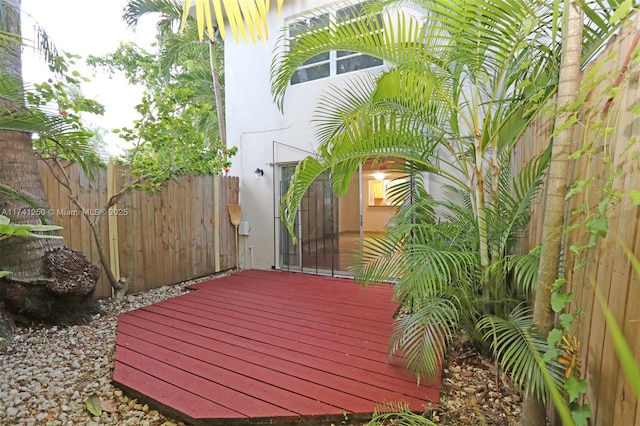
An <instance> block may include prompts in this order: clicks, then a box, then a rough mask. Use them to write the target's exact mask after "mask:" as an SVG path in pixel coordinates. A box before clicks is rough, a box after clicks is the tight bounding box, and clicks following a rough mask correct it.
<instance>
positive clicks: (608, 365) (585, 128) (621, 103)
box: [514, 19, 640, 425]
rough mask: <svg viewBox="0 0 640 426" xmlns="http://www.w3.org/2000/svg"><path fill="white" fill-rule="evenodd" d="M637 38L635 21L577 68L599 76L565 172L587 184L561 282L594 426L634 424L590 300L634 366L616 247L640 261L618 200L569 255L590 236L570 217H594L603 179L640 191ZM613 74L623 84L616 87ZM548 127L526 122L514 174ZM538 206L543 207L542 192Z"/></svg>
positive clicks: (634, 309) (637, 219)
mask: <svg viewBox="0 0 640 426" xmlns="http://www.w3.org/2000/svg"><path fill="white" fill-rule="evenodd" d="M638 34H640V23H639V20H637V19H636V22H635V23H634V24H633V26H632V27H629V28H626V29H624V30H623V31H622V32H621V34H619V35H618V37H617V38H616V39H614V40H613V41H612V42H611V43H610V45H609V46H607V48H606V50H605V51H604V52H602V53H601V54H600V55H599V57H598V59H597V60H596V61H595V62H594V63H591V64H590V65H589V66H588V68H587V69H586V70H585V72H584V75H585V76H589V73H590V72H593V73H595V74H596V75H599V76H605V78H604V79H603V80H601V81H600V82H599V83H598V84H595V85H594V86H593V87H591V88H590V89H589V92H588V96H587V101H586V105H585V106H584V108H583V111H584V113H583V114H582V115H581V117H580V118H579V121H580V126H579V127H580V128H579V129H577V131H576V134H575V138H574V140H575V147H574V148H575V150H578V149H581V148H582V147H583V146H585V144H590V143H593V146H592V150H591V154H590V155H586V156H582V157H581V158H579V159H577V160H575V161H573V163H572V165H571V169H570V170H569V173H568V175H569V176H570V177H569V179H568V182H567V185H568V186H569V185H572V184H573V183H575V182H577V181H579V180H581V179H587V178H590V177H593V178H594V180H593V182H592V183H591V184H590V185H589V186H588V187H587V190H585V191H583V192H581V193H579V194H578V195H577V196H575V197H573V198H571V199H570V200H569V207H568V209H567V212H566V218H567V220H566V222H567V223H568V224H580V223H582V226H580V227H578V228H577V229H575V230H574V231H572V232H570V233H568V234H567V235H565V236H564V249H563V253H564V255H563V259H562V260H563V266H564V270H565V275H566V278H567V280H568V289H567V291H570V292H573V293H575V300H574V303H573V304H572V309H576V308H580V309H581V310H582V315H580V316H579V319H578V323H577V326H576V330H575V333H576V335H577V336H578V338H579V340H580V343H581V352H580V358H581V361H582V374H583V376H585V377H586V378H587V379H588V381H589V388H588V392H587V402H588V403H589V404H590V405H591V409H592V411H593V417H592V424H594V425H634V424H640V405H639V404H638V401H637V399H636V398H635V396H634V393H633V391H632V389H631V387H630V383H629V381H628V379H627V378H626V376H625V374H624V372H623V371H622V369H621V367H620V362H619V360H618V357H617V356H616V353H615V351H614V348H613V344H612V340H611V329H610V327H608V326H607V323H606V321H605V318H604V313H603V310H602V309H601V307H600V305H599V303H598V299H597V293H598V292H599V293H600V294H601V295H602V296H603V297H604V300H606V301H607V303H608V305H609V308H610V309H611V311H612V312H613V314H614V316H615V318H616V320H617V322H618V324H619V325H620V327H621V328H622V330H623V332H624V336H625V337H626V339H627V341H628V343H629V345H630V347H631V350H632V352H633V353H634V356H635V360H636V362H638V361H639V360H640V303H639V302H640V280H639V279H638V276H637V275H636V274H635V273H634V271H633V268H632V267H631V266H630V262H629V260H628V258H627V256H626V254H625V252H624V247H628V248H629V250H631V251H632V252H633V253H635V256H638V257H640V208H639V207H638V206H636V205H634V203H632V202H631V200H630V199H629V197H626V196H625V197H622V198H621V199H619V200H618V201H617V202H615V203H613V204H612V205H611V206H609V208H610V211H609V213H608V215H609V219H610V222H609V233H608V235H607V237H606V238H605V239H604V240H602V241H600V242H599V244H598V245H597V246H596V247H594V248H592V249H590V250H587V251H584V252H581V253H580V254H579V255H574V254H573V253H572V251H571V250H570V247H572V246H573V245H575V246H580V245H583V244H585V243H586V241H587V240H588V238H589V235H590V233H589V232H588V231H587V230H585V229H584V221H585V219H586V217H587V214H589V213H588V212H587V211H582V212H580V213H577V214H576V213H573V214H572V212H575V211H576V210H577V209H578V208H579V207H580V206H586V207H587V208H588V209H590V211H591V212H592V213H593V212H595V211H597V206H598V203H599V202H600V200H602V199H603V196H605V194H604V193H603V192H602V190H603V189H604V188H605V187H606V182H607V180H608V179H609V178H611V177H613V178H614V180H613V187H614V188H615V189H616V190H619V191H620V193H621V194H629V192H630V191H631V190H640V167H639V166H640V146H638V143H637V142H638V139H639V138H640V116H638V115H637V114H635V113H634V112H633V111H632V107H634V106H636V105H638V104H640V85H639V78H640V66H639V65H638V63H637V62H636V60H634V59H631V61H629V58H634V56H633V55H632V50H633V49H634V47H633V43H634V39H636V38H637V37H638ZM635 41H636V42H637V40H635ZM635 53H636V54H637V49H636V52H635ZM627 65H628V69H626V66H627ZM619 75H622V76H623V78H622V80H621V81H620V82H619V83H617V79H618V76H619ZM589 78H590V77H589ZM616 84H618V85H619V87H620V92H619V94H618V96H616V98H615V99H614V102H612V103H611V105H610V106H607V103H608V102H609V101H608V98H609V94H610V93H611V92H610V89H611V88H612V87H613V86H615V85H616ZM598 120H602V123H604V125H605V126H606V127H612V128H615V131H614V132H613V133H611V134H607V135H606V136H604V135H603V134H602V132H601V131H597V130H593V124H594V123H596V122H597V121H598ZM551 129H552V121H551V119H550V118H548V117H547V116H541V117H539V118H538V119H537V120H536V121H535V122H534V123H533V125H532V126H531V128H530V129H529V130H528V132H527V134H526V135H525V136H524V138H523V140H522V141H521V143H520V144H519V148H518V150H517V151H516V152H514V163H515V164H514V170H518V169H519V167H521V165H522V164H523V163H524V162H525V161H527V160H528V159H530V158H532V157H533V156H534V155H536V154H539V153H540V152H541V151H542V150H543V149H544V147H545V146H546V144H547V143H548V141H549V137H550V134H551ZM541 202H542V204H541V205H544V204H543V203H544V194H543V196H542V200H541ZM540 210H541V209H540V208H538V209H537V210H536V211H535V212H534V215H533V221H532V223H531V226H530V230H529V234H528V235H527V236H526V237H525V239H524V240H523V249H525V250H527V249H530V248H532V247H534V246H535V245H537V244H539V243H540V242H541V240H542V218H543V212H542V211H540ZM581 262H585V263H584V266H583V267H582V268H580V269H577V270H574V267H576V265H579V264H580V263H581Z"/></svg>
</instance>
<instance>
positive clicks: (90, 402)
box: [84, 393, 102, 417]
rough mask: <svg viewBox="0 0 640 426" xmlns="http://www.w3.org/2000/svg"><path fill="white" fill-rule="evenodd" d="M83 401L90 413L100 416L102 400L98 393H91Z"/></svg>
mask: <svg viewBox="0 0 640 426" xmlns="http://www.w3.org/2000/svg"><path fill="white" fill-rule="evenodd" d="M84 403H85V405H86V406H87V410H89V412H90V413H91V415H93V416H96V417H100V416H101V415H102V401H101V400H100V397H99V396H98V395H96V394H95V393H93V394H91V395H90V396H89V397H88V398H87V399H86V400H85V401H84Z"/></svg>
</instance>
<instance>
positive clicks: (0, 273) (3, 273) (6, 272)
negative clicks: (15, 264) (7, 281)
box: [0, 271, 11, 278]
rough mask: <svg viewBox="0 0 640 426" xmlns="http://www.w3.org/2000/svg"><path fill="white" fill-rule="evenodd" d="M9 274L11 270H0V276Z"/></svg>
mask: <svg viewBox="0 0 640 426" xmlns="http://www.w3.org/2000/svg"><path fill="white" fill-rule="evenodd" d="M10 274H11V272H9V271H0V278H4V277H6V276H7V275H10Z"/></svg>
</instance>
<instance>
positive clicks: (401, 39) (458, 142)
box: [273, 0, 558, 386]
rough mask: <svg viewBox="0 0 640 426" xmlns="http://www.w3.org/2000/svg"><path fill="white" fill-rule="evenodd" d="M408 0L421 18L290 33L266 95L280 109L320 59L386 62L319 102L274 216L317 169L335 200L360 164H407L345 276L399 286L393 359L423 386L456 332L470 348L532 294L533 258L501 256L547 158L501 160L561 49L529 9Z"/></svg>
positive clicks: (540, 98)
mask: <svg viewBox="0 0 640 426" xmlns="http://www.w3.org/2000/svg"><path fill="white" fill-rule="evenodd" d="M386 3H389V2H386ZM417 3H420V5H421V6H422V7H424V8H425V9H426V15H428V16H429V17H430V19H429V20H428V21H427V20H424V21H419V20H417V19H413V18H410V17H407V16H406V15H402V14H396V13H394V12H388V13H385V14H384V20H383V21H381V20H378V19H373V18H372V19H370V20H362V21H358V22H357V23H354V24H343V23H332V25H331V27H330V29H329V31H327V32H324V33H323V32H315V33H312V35H308V36H305V35H302V36H300V37H299V38H297V39H296V40H295V48H293V49H291V50H287V49H284V50H283V51H284V53H283V55H282V56H281V57H279V58H277V59H276V65H275V66H274V68H273V91H274V95H275V97H276V100H277V101H278V102H279V103H280V105H282V100H283V95H284V91H285V90H286V88H287V85H288V82H289V80H290V78H291V76H292V73H293V72H294V71H295V70H296V68H297V67H298V66H300V65H301V64H303V63H304V62H305V61H306V60H308V59H310V58H312V57H313V56H315V55H317V54H319V53H320V52H323V51H330V50H340V51H358V52H363V53H366V54H368V55H371V56H374V57H378V58H381V59H383V60H384V61H385V63H386V64H388V65H390V67H389V69H388V70H387V71H385V72H383V73H382V74H381V75H380V76H378V77H375V78H357V79H353V80H351V81H349V82H348V83H347V89H346V90H344V89H342V90H337V89H336V90H334V91H331V92H330V93H329V94H328V96H326V97H325V98H323V100H322V102H321V103H320V105H319V107H318V111H317V113H318V114H317V117H318V118H317V125H318V127H317V128H318V133H317V134H318V138H319V140H320V149H319V155H318V157H317V158H312V157H310V158H307V159H305V160H304V161H303V162H302V163H301V164H300V166H299V167H298V169H297V171H296V175H295V176H294V180H293V184H292V186H291V189H290V191H289V192H288V194H287V195H286V196H285V201H284V204H283V205H282V215H283V217H284V218H286V221H287V223H288V224H289V225H290V224H292V223H293V220H294V218H295V215H296V211H297V206H298V204H299V201H300V199H301V197H302V196H303V194H304V192H305V191H306V189H307V187H308V185H309V184H310V183H311V182H312V181H313V180H314V179H315V178H316V177H317V176H319V174H321V173H323V172H325V171H326V170H329V171H331V173H332V177H333V185H334V189H335V190H336V191H337V192H338V193H344V191H345V190H346V186H347V184H348V182H349V181H350V179H351V176H352V175H353V173H355V172H356V170H357V169H358V165H359V164H360V163H361V162H364V161H366V160H370V159H373V161H381V160H384V159H387V158H394V159H396V160H399V161H400V162H401V163H402V164H403V165H404V166H403V167H402V171H403V172H404V173H405V174H406V175H408V176H409V177H410V179H409V183H407V184H406V185H404V192H401V193H398V194H396V196H397V197H399V199H400V200H402V201H403V206H402V207H401V208H400V210H399V213H398V215H397V216H396V218H395V220H394V223H393V226H392V227H390V228H389V229H388V231H387V232H386V234H385V235H384V237H382V238H378V239H373V240H371V241H370V242H368V243H367V244H366V247H365V251H364V253H363V256H362V258H361V259H360V262H359V264H358V265H355V266H354V268H353V270H354V272H355V274H356V278H357V279H358V280H360V281H362V282H363V283H365V284H366V283H375V282H378V281H384V280H395V281H397V285H396V286H395V289H396V297H397V298H398V300H400V301H403V302H404V303H405V304H407V306H408V308H409V309H410V314H409V315H407V316H406V317H404V318H402V319H400V320H399V321H398V322H397V328H396V332H395V333H394V336H393V338H392V342H391V351H392V352H394V351H399V350H401V351H403V352H404V354H405V359H406V360H407V362H408V366H409V367H410V368H412V369H413V370H414V371H416V373H417V374H418V376H419V377H420V376H424V375H426V376H432V375H434V374H435V373H436V371H437V368H438V365H439V362H440V360H441V359H442V357H443V355H444V351H445V349H446V346H447V343H448V341H449V340H450V339H451V338H452V336H453V335H454V333H456V331H457V330H458V328H459V327H463V328H464V329H466V330H467V331H468V333H469V334H470V335H471V336H474V337H475V338H477V340H478V341H479V340H480V339H481V336H480V335H479V334H478V332H477V331H476V330H475V326H476V324H477V322H478V320H479V319H480V318H481V317H482V316H483V315H487V314H494V315H498V316H500V317H504V318H506V317H507V316H508V315H509V314H510V313H511V311H512V310H513V309H514V308H515V307H516V306H517V305H518V304H519V303H520V302H521V301H522V300H524V299H525V298H526V297H527V295H528V294H529V291H530V290H531V288H532V285H533V279H534V277H535V274H533V273H532V270H533V269H532V265H535V256H521V257H516V256H513V255H508V248H509V245H510V244H511V243H512V242H513V239H514V237H516V236H517V234H518V232H519V231H521V230H522V229H523V227H524V226H526V224H527V218H528V207H529V205H530V204H531V202H532V200H534V199H535V197H536V195H537V193H538V190H539V188H540V185H541V182H542V181H541V179H542V176H543V173H544V169H545V166H546V162H547V160H548V156H543V157H540V158H538V159H536V160H535V161H533V162H532V163H531V164H530V165H529V166H528V167H527V168H526V169H525V170H524V171H523V173H522V174H521V175H520V176H518V177H516V178H515V179H512V178H511V169H510V166H509V158H510V152H511V150H512V149H513V147H514V145H515V142H516V141H517V139H518V136H519V135H520V134H521V133H522V132H523V130H524V129H525V128H526V126H527V124H528V123H529V121H530V119H531V117H532V116H533V114H535V112H536V111H538V110H539V109H540V107H541V106H542V105H544V103H545V101H546V100H547V99H548V98H549V96H550V95H551V94H552V93H553V89H554V87H555V80H554V77H555V75H556V73H555V72H554V69H556V67H557V64H558V57H557V53H558V50H557V46H555V45H554V44H553V43H552V44H551V47H549V45H550V43H549V34H548V33H547V32H544V31H541V30H542V29H544V26H542V22H543V18H541V17H545V16H547V15H545V13H544V12H545V11H544V10H543V9H542V8H541V7H540V6H539V4H538V3H537V2H529V3H527V2H515V1H513V2H512V1H500V2H498V1H494V2H490V3H488V4H487V3H483V4H470V3H468V2H464V1H455V0H454V1H447V2H438V3H437V4H436V3H432V2H417ZM377 10H379V9H375V8H372V10H371V11H372V12H374V11H377ZM500 19H501V20H502V21H500ZM500 23H502V24H500ZM383 25H384V30H383V31H382V26H383ZM479 41H482V42H483V43H485V44H483V45H482V46H481V48H479V43H478V42H479ZM430 176H435V177H436V178H437V179H438V180H439V181H440V182H443V183H444V185H443V188H444V192H445V193H446V195H447V196H446V197H445V198H442V199H435V198H434V197H432V196H430V195H429V194H428V193H427V192H426V190H425V189H424V185H423V178H425V177H426V178H428V179H433V178H432V177H430ZM400 187H401V188H402V186H400ZM534 364H535V363H529V365H531V366H534ZM532 386H533V385H532Z"/></svg>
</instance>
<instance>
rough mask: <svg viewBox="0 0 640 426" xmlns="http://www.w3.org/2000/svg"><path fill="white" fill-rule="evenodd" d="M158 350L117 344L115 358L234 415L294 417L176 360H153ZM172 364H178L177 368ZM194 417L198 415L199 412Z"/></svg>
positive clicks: (291, 413)
mask: <svg viewBox="0 0 640 426" xmlns="http://www.w3.org/2000/svg"><path fill="white" fill-rule="evenodd" d="M160 349H161V348H156V349H152V350H151V352H145V353H140V352H136V351H135V350H132V349H129V348H128V347H126V346H118V347H117V350H118V351H119V356H118V357H117V358H118V360H119V361H120V362H121V363H123V364H127V365H128V366H130V367H134V368H136V369H138V370H139V371H142V372H145V373H147V374H151V375H154V376H155V377H157V378H158V379H161V380H164V381H165V382H167V383H171V384H174V385H176V386H178V387H180V388H182V389H189V390H191V391H192V392H193V393H195V394H196V395H206V399H209V400H210V401H212V402H215V403H216V404H218V405H220V406H222V407H224V408H226V409H228V410H230V411H232V412H235V413H238V414H239V416H236V417H249V415H248V414H247V413H246V411H247V410H249V411H250V412H251V415H252V416H253V417H262V418H264V417H267V418H269V417H295V413H293V412H291V411H287V410H285V409H282V408H281V407H276V406H274V405H272V404H269V403H267V402H264V401H262V400H259V399H257V398H255V397H251V396H249V395H246V394H243V393H242V392H238V391H237V390H235V389H231V388H228V387H226V386H222V385H219V384H218V383H215V382H212V381H210V380H207V379H206V378H204V377H202V376H201V375H200V374H201V372H200V371H199V370H198V369H192V370H191V371H192V372H190V371H185V370H183V369H182V368H180V367H182V365H181V364H180V363H177V362H175V363H172V361H175V359H173V360H169V362H168V363H167V362H164V361H159V360H156V359H154V358H153V357H152V356H151V355H152V354H156V353H157V352H158V351H159V350H160ZM182 361H184V359H182ZM174 364H175V365H179V366H180V367H176V366H174ZM189 367H193V366H191V365H189V366H187V368H189ZM125 383H126V382H125ZM196 417H201V415H200V413H199V412H198V415H197V416H196Z"/></svg>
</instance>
